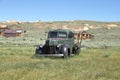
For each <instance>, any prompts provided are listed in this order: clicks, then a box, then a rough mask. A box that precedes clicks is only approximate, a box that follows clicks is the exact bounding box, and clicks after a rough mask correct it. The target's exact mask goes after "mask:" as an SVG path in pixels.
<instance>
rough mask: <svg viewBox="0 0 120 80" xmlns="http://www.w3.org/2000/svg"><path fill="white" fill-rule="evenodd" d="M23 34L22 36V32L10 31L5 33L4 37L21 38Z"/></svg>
mask: <svg viewBox="0 0 120 80" xmlns="http://www.w3.org/2000/svg"><path fill="white" fill-rule="evenodd" d="M21 34H22V30H12V29H8V30H5V31H4V32H3V36H4V37H17V36H21Z"/></svg>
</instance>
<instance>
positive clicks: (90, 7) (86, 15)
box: [0, 0, 120, 21]
mask: <svg viewBox="0 0 120 80" xmlns="http://www.w3.org/2000/svg"><path fill="white" fill-rule="evenodd" d="M7 20H18V21H37V20H42V21H65V20H95V21H120V0H0V21H7Z"/></svg>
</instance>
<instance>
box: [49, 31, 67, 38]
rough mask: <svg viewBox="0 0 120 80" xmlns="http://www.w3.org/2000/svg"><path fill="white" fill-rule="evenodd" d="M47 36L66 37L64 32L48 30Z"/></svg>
mask: <svg viewBox="0 0 120 80" xmlns="http://www.w3.org/2000/svg"><path fill="white" fill-rule="evenodd" d="M48 38H67V33H66V32H49V36H48Z"/></svg>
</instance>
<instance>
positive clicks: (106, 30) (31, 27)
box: [0, 20, 120, 47]
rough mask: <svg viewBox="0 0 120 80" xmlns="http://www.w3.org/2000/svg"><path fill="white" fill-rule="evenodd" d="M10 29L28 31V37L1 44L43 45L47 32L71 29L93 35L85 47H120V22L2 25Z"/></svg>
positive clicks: (56, 22) (12, 23)
mask: <svg viewBox="0 0 120 80" xmlns="http://www.w3.org/2000/svg"><path fill="white" fill-rule="evenodd" d="M2 24H6V25H8V26H9V27H10V28H12V29H14V28H20V29H22V30H23V31H27V36H22V37H17V38H7V39H6V38H3V37H2V38H0V39H1V40H0V43H1V44H4V43H8V44H12V43H14V44H22V45H37V44H41V43H42V44H43V43H44V40H45V39H46V37H47V36H46V34H45V32H46V31H48V30H51V29H70V30H73V31H83V30H86V29H87V32H89V33H91V34H93V35H94V36H95V38H94V39H93V40H87V41H83V46H85V47H105V46H120V44H119V40H120V34H119V32H120V22H98V21H80V20H78V21H77V20H76V21H53V22H42V21H39V22H17V21H16V22H9V23H2Z"/></svg>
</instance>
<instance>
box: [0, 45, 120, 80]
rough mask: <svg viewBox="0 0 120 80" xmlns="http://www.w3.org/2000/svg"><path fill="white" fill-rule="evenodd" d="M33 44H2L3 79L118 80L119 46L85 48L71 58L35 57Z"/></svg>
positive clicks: (0, 77) (0, 66)
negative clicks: (29, 45) (30, 45)
mask: <svg viewBox="0 0 120 80" xmlns="http://www.w3.org/2000/svg"><path fill="white" fill-rule="evenodd" d="M34 50H35V48H34V47H25V46H18V47H16V46H0V79H1V80H61V79H62V80H119V79H120V68H119V67H120V54H119V52H120V48H119V47H109V48H107V49H97V48H92V49H83V50H82V52H81V54H80V55H79V56H73V57H71V58H68V59H62V58H44V57H35V56H34Z"/></svg>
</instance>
